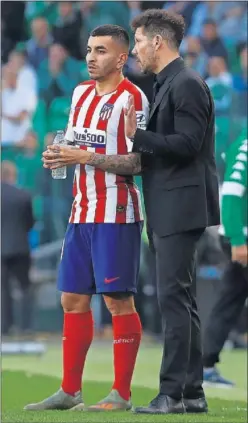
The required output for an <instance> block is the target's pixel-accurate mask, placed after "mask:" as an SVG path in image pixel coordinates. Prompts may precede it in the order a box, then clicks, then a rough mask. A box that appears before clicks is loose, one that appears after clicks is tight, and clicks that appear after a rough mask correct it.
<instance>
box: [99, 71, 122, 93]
mask: <svg viewBox="0 0 248 423" xmlns="http://www.w3.org/2000/svg"><path fill="white" fill-rule="evenodd" d="M123 79H124V76H123V74H122V73H121V74H117V75H111V78H108V79H106V80H102V81H96V94H97V95H105V94H110V93H112V92H113V91H115V90H116V88H117V87H118V85H119V84H120V83H121V82H122V81H123Z"/></svg>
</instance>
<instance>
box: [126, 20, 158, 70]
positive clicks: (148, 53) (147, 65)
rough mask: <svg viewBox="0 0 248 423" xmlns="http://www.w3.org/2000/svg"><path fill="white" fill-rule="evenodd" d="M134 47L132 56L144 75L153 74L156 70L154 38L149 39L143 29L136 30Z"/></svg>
mask: <svg viewBox="0 0 248 423" xmlns="http://www.w3.org/2000/svg"><path fill="white" fill-rule="evenodd" d="M134 40H135V45H134V48H133V51H132V53H133V55H134V56H135V57H136V60H137V62H138V63H139V65H140V68H141V70H142V71H143V72H144V73H150V72H154V69H155V68H156V41H155V37H154V38H149V37H148V36H147V35H146V34H145V33H144V30H143V28H142V27H141V28H137V29H136V31H135V38H134Z"/></svg>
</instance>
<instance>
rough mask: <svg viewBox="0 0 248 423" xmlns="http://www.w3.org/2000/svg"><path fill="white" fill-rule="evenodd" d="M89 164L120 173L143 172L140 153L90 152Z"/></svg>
mask: <svg viewBox="0 0 248 423" xmlns="http://www.w3.org/2000/svg"><path fill="white" fill-rule="evenodd" d="M87 164H89V165H91V166H94V167H98V168H99V169H102V170H104V171H105V172H110V173H115V174H118V175H136V174H137V173H140V172H141V159H140V154H139V153H129V154H124V155H123V154H117V155H107V156H105V155H102V154H97V153H89V159H88V160H87Z"/></svg>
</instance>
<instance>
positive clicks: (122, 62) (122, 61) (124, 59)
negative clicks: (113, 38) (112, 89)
mask: <svg viewBox="0 0 248 423" xmlns="http://www.w3.org/2000/svg"><path fill="white" fill-rule="evenodd" d="M127 59H128V54H127V53H121V54H120V56H119V59H118V62H117V65H116V68H117V69H118V70H120V69H122V68H123V66H124V65H125V63H126V62H127Z"/></svg>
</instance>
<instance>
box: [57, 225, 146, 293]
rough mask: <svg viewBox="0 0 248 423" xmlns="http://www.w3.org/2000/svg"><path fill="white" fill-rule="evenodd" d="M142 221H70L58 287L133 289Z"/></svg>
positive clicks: (93, 290)
mask: <svg viewBox="0 0 248 423" xmlns="http://www.w3.org/2000/svg"><path fill="white" fill-rule="evenodd" d="M142 227H143V222H136V223H127V224H125V223H120V224H118V223H70V224H68V227H67V231H66V234H65V239H64V243H63V247H62V253H61V261H60V266H59V272H58V289H59V291H63V292H71V293H76V294H86V295H92V294H96V293H97V294H100V293H108V292H111V293H113V292H133V293H136V292H137V280H138V273H139V265H140V245H141V232H142Z"/></svg>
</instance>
